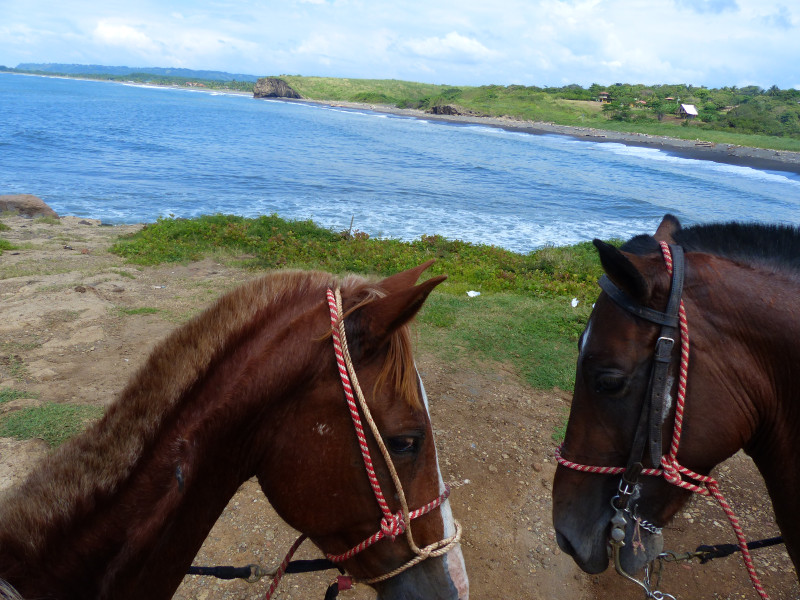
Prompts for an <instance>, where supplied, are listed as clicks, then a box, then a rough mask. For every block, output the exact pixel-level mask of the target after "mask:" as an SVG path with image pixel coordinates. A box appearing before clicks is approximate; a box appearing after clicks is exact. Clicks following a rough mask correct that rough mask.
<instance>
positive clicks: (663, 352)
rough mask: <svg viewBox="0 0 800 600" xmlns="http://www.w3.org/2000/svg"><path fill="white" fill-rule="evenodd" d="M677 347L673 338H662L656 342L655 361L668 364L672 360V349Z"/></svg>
mask: <svg viewBox="0 0 800 600" xmlns="http://www.w3.org/2000/svg"><path fill="white" fill-rule="evenodd" d="M674 347H675V340H674V339H673V338H671V337H666V336H661V337H660V338H658V340H656V350H655V355H654V359H655V360H657V361H661V362H667V361H669V360H670V358H672V349H673V348H674Z"/></svg>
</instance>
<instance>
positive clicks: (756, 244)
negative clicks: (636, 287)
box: [622, 222, 800, 273]
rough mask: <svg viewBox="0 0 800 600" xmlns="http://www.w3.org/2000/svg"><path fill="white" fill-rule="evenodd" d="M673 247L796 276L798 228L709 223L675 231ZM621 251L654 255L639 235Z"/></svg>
mask: <svg viewBox="0 0 800 600" xmlns="http://www.w3.org/2000/svg"><path fill="white" fill-rule="evenodd" d="M673 238H674V239H675V243H676V244H678V245H679V246H682V247H683V249H684V250H686V251H688V252H706V253H708V254H714V255H716V256H721V257H724V258H728V259H730V260H734V261H736V262H740V263H744V264H748V265H753V266H766V267H769V268H772V269H777V270H784V271H790V272H794V273H798V272H800V228H798V227H793V226H790V225H767V224H761V223H739V222H730V223H711V224H706V225H693V226H690V227H686V228H680V229H678V230H677V231H676V232H675V233H674V234H673ZM622 249H623V250H625V251H626V252H632V253H634V254H649V253H651V252H657V251H658V245H657V243H656V241H655V240H654V239H653V237H651V236H648V235H640V236H636V237H634V238H632V239H631V240H629V241H628V242H626V243H625V244H624V245H623V246H622Z"/></svg>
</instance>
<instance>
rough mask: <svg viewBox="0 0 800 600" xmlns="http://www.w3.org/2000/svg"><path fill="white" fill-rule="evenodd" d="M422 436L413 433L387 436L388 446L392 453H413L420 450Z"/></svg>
mask: <svg viewBox="0 0 800 600" xmlns="http://www.w3.org/2000/svg"><path fill="white" fill-rule="evenodd" d="M419 445H420V438H418V437H416V436H413V435H400V436H397V437H391V438H386V447H387V448H388V449H389V452H391V453H392V454H413V453H416V452H417V451H418V450H419Z"/></svg>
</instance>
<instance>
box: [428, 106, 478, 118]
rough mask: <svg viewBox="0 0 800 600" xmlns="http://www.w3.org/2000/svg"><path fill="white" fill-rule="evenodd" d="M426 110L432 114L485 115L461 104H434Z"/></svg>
mask: <svg viewBox="0 0 800 600" xmlns="http://www.w3.org/2000/svg"><path fill="white" fill-rule="evenodd" d="M425 112H428V113H430V114H432V115H452V116H461V117H485V116H486V115H484V114H481V113H479V112H476V111H474V110H470V109H469V108H464V107H463V106H457V105H455V104H436V105H434V106H431V107H430V108H429V109H428V110H426V111H425Z"/></svg>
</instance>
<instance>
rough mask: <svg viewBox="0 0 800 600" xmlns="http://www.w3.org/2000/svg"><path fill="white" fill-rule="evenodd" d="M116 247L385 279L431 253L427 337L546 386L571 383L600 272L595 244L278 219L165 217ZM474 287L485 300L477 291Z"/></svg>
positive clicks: (150, 254)
mask: <svg viewBox="0 0 800 600" xmlns="http://www.w3.org/2000/svg"><path fill="white" fill-rule="evenodd" d="M112 252H114V253H117V254H119V255H121V256H124V257H126V258H127V259H128V260H129V261H131V262H133V263H137V264H142V265H152V264H159V263H162V262H188V261H191V260H198V259H200V258H202V257H203V256H208V255H213V256H215V257H217V258H218V259H220V260H234V261H238V262H239V263H240V264H241V266H243V267H244V268H255V269H259V270H261V269H265V268H282V267H290V268H303V269H322V270H325V271H330V272H333V273H341V272H346V271H352V272H357V273H365V274H371V275H378V276H385V275H390V274H392V273H396V272H398V271H401V270H404V269H408V268H411V267H414V266H416V265H419V264H421V263H423V262H425V261H427V260H429V259H432V258H433V259H436V263H435V264H434V265H433V266H432V267H431V268H430V269H429V270H428V271H427V272H426V275H425V276H426V277H429V276H433V275H437V274H442V273H443V274H446V275H447V276H448V280H447V281H446V282H445V283H444V284H442V285H441V286H439V287H438V288H437V293H436V294H433V295H432V296H431V298H430V299H429V301H428V302H427V303H426V305H425V308H424V309H423V312H422V314H421V315H420V318H419V321H420V337H421V340H422V343H423V344H425V345H426V346H427V347H428V348H430V349H433V350H434V351H435V352H437V353H438V354H440V355H441V356H442V358H443V359H445V360H453V359H454V358H455V356H456V354H457V355H458V356H459V357H460V358H463V357H464V356H468V357H473V358H475V359H476V360H480V361H494V362H499V363H503V364H505V365H508V366H509V367H511V368H513V369H514V370H515V371H516V372H518V373H520V374H521V375H522V376H523V377H524V379H525V380H526V381H527V382H528V383H529V384H530V385H532V386H534V387H536V388H539V389H551V388H553V387H559V388H561V389H565V390H568V389H571V387H572V377H573V372H574V364H575V359H576V343H577V339H578V336H579V335H580V332H581V331H582V330H583V327H584V325H585V322H586V319H587V318H588V314H589V312H590V310H591V302H592V301H593V299H594V298H595V297H596V296H597V293H598V288H597V286H596V282H597V278H598V277H599V276H600V274H601V268H600V263H599V260H598V259H597V256H596V253H595V250H594V247H593V246H592V244H590V243H583V244H578V245H575V246H567V247H545V248H542V249H540V250H537V251H534V252H531V253H530V254H518V253H515V252H510V251H508V250H504V249H501V248H497V247H494V246H484V245H477V244H470V243H467V242H462V241H457V240H456V241H452V240H445V239H444V238H442V237H440V236H423V237H421V238H420V239H418V240H414V241H411V242H402V241H399V240H392V239H372V238H369V236H367V235H366V234H363V233H360V232H355V233H352V232H335V231H331V230H329V229H324V228H322V227H319V226H317V225H315V224H314V223H313V222H311V221H287V220H284V219H281V218H279V217H277V216H276V215H271V216H263V217H259V218H255V219H246V218H243V217H235V216H229V215H210V216H204V217H199V218H196V219H190V220H176V219H161V220H159V221H158V222H156V223H154V224H152V225H148V226H147V227H145V228H144V229H143V230H142V231H140V232H139V233H136V234H135V235H133V236H130V237H127V238H122V239H120V240H119V241H118V242H117V243H116V244H115V245H114V246H113V248H112ZM467 291H477V292H480V296H477V297H469V296H468V295H467V293H466V292H467ZM573 299H576V300H577V306H573Z"/></svg>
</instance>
